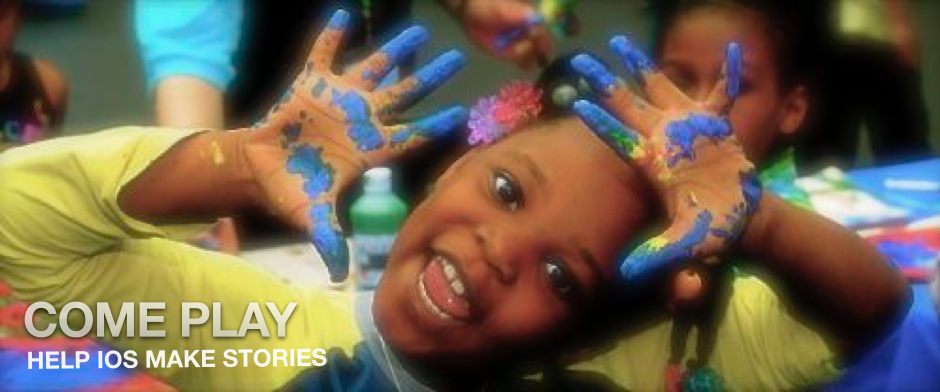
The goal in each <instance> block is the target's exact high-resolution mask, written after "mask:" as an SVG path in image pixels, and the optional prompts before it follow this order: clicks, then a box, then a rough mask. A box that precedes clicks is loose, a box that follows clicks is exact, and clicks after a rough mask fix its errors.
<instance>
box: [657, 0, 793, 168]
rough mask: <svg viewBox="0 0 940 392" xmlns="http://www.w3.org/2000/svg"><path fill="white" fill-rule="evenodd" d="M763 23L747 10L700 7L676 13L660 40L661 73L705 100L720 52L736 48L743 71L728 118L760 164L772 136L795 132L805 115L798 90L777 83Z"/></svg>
mask: <svg viewBox="0 0 940 392" xmlns="http://www.w3.org/2000/svg"><path fill="white" fill-rule="evenodd" d="M762 23H763V19H762V18H761V17H760V16H759V15H758V14H756V13H755V12H752V11H747V10H731V9H710V8H703V9H698V10H693V11H690V12H687V13H685V14H683V15H680V16H679V17H678V19H677V20H675V21H674V22H673V24H672V26H671V27H670V28H669V29H668V31H667V32H666V34H665V36H664V37H663V41H662V47H661V48H660V51H659V53H660V59H659V63H660V64H661V67H662V70H663V72H664V73H665V74H666V76H668V77H669V78H670V79H671V80H672V81H673V83H675V84H676V86H678V87H679V88H680V89H682V90H683V91H684V92H685V93H686V94H688V95H689V96H690V97H693V98H695V99H699V100H701V99H704V98H705V97H706V95H707V94H708V92H709V91H710V90H711V88H712V87H713V86H714V85H715V83H716V81H717V80H718V77H719V73H720V72H721V67H722V64H723V62H724V56H725V53H724V48H725V45H726V44H727V43H728V42H730V41H737V42H738V43H740V44H741V46H742V48H743V52H744V73H743V78H742V85H741V95H739V96H738V98H737V99H736V100H735V103H734V106H733V107H732V109H731V112H730V114H729V118H730V121H731V124H732V127H733V129H734V131H735V133H736V134H737V135H738V138H739V139H740V140H741V142H742V143H743V144H744V148H745V151H746V152H747V154H748V157H749V158H750V159H751V160H752V161H754V162H755V163H758V164H759V163H761V162H762V160H763V159H764V158H766V154H767V153H768V152H769V151H770V150H771V147H772V146H773V143H774V141H775V139H776V136H778V135H779V134H787V133H793V132H795V131H796V130H797V129H798V128H799V127H800V125H801V123H802V121H803V117H804V115H805V111H806V97H805V91H804V89H803V88H802V87H800V88H790V89H787V90H789V91H784V90H783V89H782V86H781V85H780V75H779V72H780V69H778V66H777V58H776V53H775V46H774V43H773V41H772V40H771V37H770V36H769V30H768V29H767V28H766V27H765V26H764V25H763V24H762Z"/></svg>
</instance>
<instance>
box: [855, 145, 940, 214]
mask: <svg viewBox="0 0 940 392" xmlns="http://www.w3.org/2000/svg"><path fill="white" fill-rule="evenodd" d="M846 174H847V175H848V177H849V179H851V180H852V183H853V185H855V187H857V188H858V189H860V190H862V191H865V192H868V193H870V194H871V195H872V196H875V197H876V198H878V199H879V200H881V201H883V202H885V203H887V204H889V205H891V206H892V207H897V208H902V209H904V210H906V211H907V212H908V216H909V218H910V220H917V219H921V218H926V217H930V216H934V215H938V214H940V158H938V159H928V160H925V161H918V162H912V163H905V164H901V165H893V166H884V167H877V168H871V169H859V170H852V171H849V172H847V173H846Z"/></svg>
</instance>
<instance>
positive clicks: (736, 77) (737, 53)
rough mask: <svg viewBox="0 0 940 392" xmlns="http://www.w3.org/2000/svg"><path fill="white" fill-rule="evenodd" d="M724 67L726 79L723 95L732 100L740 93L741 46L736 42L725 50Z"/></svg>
mask: <svg viewBox="0 0 940 392" xmlns="http://www.w3.org/2000/svg"><path fill="white" fill-rule="evenodd" d="M725 66H726V67H727V69H726V70H725V72H727V78H728V79H727V82H726V83H727V84H726V88H725V93H726V94H727V95H728V98H731V99H734V98H736V97H737V96H738V94H740V93H741V67H742V59H741V45H739V44H738V43H737V42H732V43H729V44H728V47H727V48H726V49H725Z"/></svg>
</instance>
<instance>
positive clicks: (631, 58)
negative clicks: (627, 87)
mask: <svg viewBox="0 0 940 392" xmlns="http://www.w3.org/2000/svg"><path fill="white" fill-rule="evenodd" d="M608 46H609V47H610V50H611V51H613V52H614V54H616V55H617V57H619V58H620V61H621V62H622V63H623V65H624V66H625V67H627V70H628V71H630V74H631V75H633V76H634V77H636V78H637V79H639V80H640V81H642V80H643V74H644V73H648V72H653V71H655V70H656V64H655V63H653V61H651V60H650V59H649V57H647V56H646V53H643V51H642V50H640V48H638V47H637V46H636V45H634V44H633V43H632V42H630V40H629V39H627V37H626V36H623V35H618V36H616V37H613V38H611V39H610V42H609V44H608Z"/></svg>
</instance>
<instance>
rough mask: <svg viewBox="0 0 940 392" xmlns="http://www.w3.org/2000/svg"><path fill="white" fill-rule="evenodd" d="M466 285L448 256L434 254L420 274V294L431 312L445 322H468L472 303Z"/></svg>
mask: <svg viewBox="0 0 940 392" xmlns="http://www.w3.org/2000/svg"><path fill="white" fill-rule="evenodd" d="M466 287H467V286H466V284H465V283H464V280H463V277H462V276H461V274H460V272H459V271H458V269H457V267H456V265H455V264H454V262H453V261H451V260H450V259H449V258H448V257H447V256H444V255H441V254H434V256H433V257H432V258H431V262H429V263H428V265H427V266H425V267H424V271H422V272H421V273H420V274H418V293H419V295H420V296H421V299H422V301H423V302H424V304H425V305H426V306H427V307H428V309H430V310H431V312H432V313H434V314H436V315H437V316H439V317H440V318H442V319H445V320H452V319H455V320H468V319H469V318H470V302H469V301H468V300H467V290H466Z"/></svg>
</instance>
